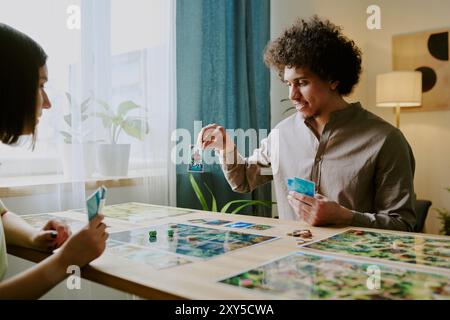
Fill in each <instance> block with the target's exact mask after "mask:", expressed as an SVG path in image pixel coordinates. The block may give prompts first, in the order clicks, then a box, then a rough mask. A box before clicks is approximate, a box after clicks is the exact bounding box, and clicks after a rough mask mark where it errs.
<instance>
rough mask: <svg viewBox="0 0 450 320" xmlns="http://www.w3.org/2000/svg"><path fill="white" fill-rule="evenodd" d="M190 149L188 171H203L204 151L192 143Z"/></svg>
mask: <svg viewBox="0 0 450 320" xmlns="http://www.w3.org/2000/svg"><path fill="white" fill-rule="evenodd" d="M190 151H191V154H190V159H191V160H190V163H189V165H188V172H203V151H202V150H201V149H200V148H199V147H197V146H196V145H191V146H190Z"/></svg>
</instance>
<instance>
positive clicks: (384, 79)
mask: <svg viewBox="0 0 450 320" xmlns="http://www.w3.org/2000/svg"><path fill="white" fill-rule="evenodd" d="M421 105H422V73H421V72H419V71H392V72H388V73H383V74H380V75H378V76H377V107H391V108H392V107H395V113H396V124H397V128H400V108H401V107H420V106H421Z"/></svg>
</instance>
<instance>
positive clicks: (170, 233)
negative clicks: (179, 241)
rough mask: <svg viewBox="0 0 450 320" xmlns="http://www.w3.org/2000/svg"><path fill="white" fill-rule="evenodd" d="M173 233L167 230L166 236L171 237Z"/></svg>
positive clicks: (171, 230)
mask: <svg viewBox="0 0 450 320" xmlns="http://www.w3.org/2000/svg"><path fill="white" fill-rule="evenodd" d="M173 233H174V231H173V229H168V230H167V235H168V236H169V237H173Z"/></svg>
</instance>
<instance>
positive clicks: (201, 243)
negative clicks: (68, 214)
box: [110, 223, 277, 259]
mask: <svg viewBox="0 0 450 320" xmlns="http://www.w3.org/2000/svg"><path fill="white" fill-rule="evenodd" d="M169 230H173V231H169ZM151 231H152V232H154V231H156V234H157V236H155V237H150V236H149V232H151ZM170 232H172V233H173V236H168V233H170ZM110 239H111V240H115V241H120V242H122V243H127V244H133V245H138V246H142V247H146V248H153V249H158V250H162V251H166V252H171V253H176V254H180V255H183V256H188V257H192V258H201V259H208V258H212V257H215V256H218V255H221V254H224V253H226V252H229V251H233V250H236V249H240V248H245V247H249V246H253V245H257V244H261V243H263V242H267V241H271V240H274V239H277V237H272V236H265V235H258V234H248V233H241V232H236V231H229V230H221V229H213V228H207V227H201V226H193V225H187V224H175V223H174V224H164V225H159V226H151V227H147V228H139V229H135V230H129V231H122V232H117V233H111V234H110Z"/></svg>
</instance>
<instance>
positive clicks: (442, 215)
mask: <svg viewBox="0 0 450 320" xmlns="http://www.w3.org/2000/svg"><path fill="white" fill-rule="evenodd" d="M447 191H448V192H450V188H447ZM434 210H436V212H437V213H438V214H439V219H440V220H441V223H442V229H441V230H440V232H441V233H442V234H444V235H446V236H450V211H449V210H447V209H434Z"/></svg>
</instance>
